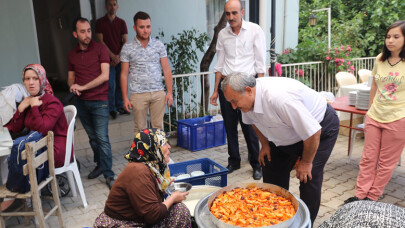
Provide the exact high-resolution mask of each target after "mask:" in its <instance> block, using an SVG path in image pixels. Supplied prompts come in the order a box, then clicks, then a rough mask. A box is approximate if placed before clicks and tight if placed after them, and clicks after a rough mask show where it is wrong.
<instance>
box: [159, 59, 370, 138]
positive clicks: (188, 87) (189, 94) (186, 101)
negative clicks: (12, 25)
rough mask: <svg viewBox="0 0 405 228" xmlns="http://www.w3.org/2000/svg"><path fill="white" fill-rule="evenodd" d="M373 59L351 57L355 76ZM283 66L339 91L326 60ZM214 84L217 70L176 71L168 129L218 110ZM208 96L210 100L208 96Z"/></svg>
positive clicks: (297, 76) (309, 82)
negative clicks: (213, 101)
mask: <svg viewBox="0 0 405 228" xmlns="http://www.w3.org/2000/svg"><path fill="white" fill-rule="evenodd" d="M374 61H375V57H367V58H356V59H352V64H353V65H354V67H355V72H354V75H355V76H356V78H358V75H357V72H358V70H359V69H369V70H371V69H372V68H373V66H374ZM281 67H282V75H281V76H283V77H290V78H294V79H297V80H300V79H301V80H303V79H305V80H306V84H307V85H308V86H309V87H311V88H312V89H314V90H316V91H318V92H320V91H328V92H332V93H333V94H336V92H337V84H336V80H335V74H336V72H331V71H328V69H327V65H326V64H325V63H324V62H321V61H317V62H305V63H292V64H282V65H281ZM300 72H302V73H303V75H302V77H301V76H300V74H301V73H300ZM204 77H207V81H208V83H206V82H205V80H204ZM358 81H359V80H358ZM214 85H215V74H214V72H196V73H191V74H178V75H173V100H174V101H173V105H172V106H171V107H169V108H167V107H166V112H165V117H164V123H165V124H164V126H165V131H167V132H174V131H176V129H177V123H176V121H177V120H179V119H190V118H196V117H202V116H205V115H216V114H217V113H219V112H220V110H219V105H218V106H214V105H211V104H210V102H209V98H210V96H211V95H212V93H213V92H214ZM206 86H208V87H209V90H207V92H206V90H204V89H203V88H206ZM207 93H208V94H207ZM207 98H208V100H206V99H207ZM217 103H218V104H219V101H217Z"/></svg>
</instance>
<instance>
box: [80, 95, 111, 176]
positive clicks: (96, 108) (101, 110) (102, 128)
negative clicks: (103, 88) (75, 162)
mask: <svg viewBox="0 0 405 228" xmlns="http://www.w3.org/2000/svg"><path fill="white" fill-rule="evenodd" d="M76 108H77V114H78V116H79V118H80V122H82V125H83V128H84V130H86V133H87V135H88V136H89V142H90V146H91V149H92V150H93V153H94V162H96V163H97V165H99V166H100V167H101V168H102V169H103V175H104V177H105V178H107V177H114V172H113V171H112V169H111V168H112V153H111V144H110V139H109V138H108V119H109V112H108V101H100V100H97V101H86V100H81V99H80V98H77V99H76Z"/></svg>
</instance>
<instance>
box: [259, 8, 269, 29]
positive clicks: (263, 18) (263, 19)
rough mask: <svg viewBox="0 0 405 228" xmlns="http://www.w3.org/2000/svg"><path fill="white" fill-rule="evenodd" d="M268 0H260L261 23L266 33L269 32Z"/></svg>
mask: <svg viewBox="0 0 405 228" xmlns="http://www.w3.org/2000/svg"><path fill="white" fill-rule="evenodd" d="M266 21H267V0H260V1H259V25H260V27H261V28H262V29H263V31H264V34H265V35H266V34H267V32H268V31H267V23H266Z"/></svg>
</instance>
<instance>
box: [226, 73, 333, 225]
mask: <svg viewBox="0 0 405 228" xmlns="http://www.w3.org/2000/svg"><path fill="white" fill-rule="evenodd" d="M221 89H222V90H223V91H224V94H225V98H226V100H227V101H229V102H230V103H231V104H232V107H233V108H235V109H236V108H238V109H240V110H241V111H242V112H243V113H242V120H243V122H244V123H246V124H251V125H253V128H254V129H255V131H256V133H257V135H258V137H259V140H260V142H261V144H262V148H261V150H260V153H259V162H260V164H261V165H262V168H263V182H264V183H271V184H275V185H278V186H281V187H283V188H285V189H288V188H289V182H290V172H291V170H292V169H293V168H294V166H295V165H296V176H297V178H298V179H300V181H301V183H300V197H301V199H302V200H303V201H304V202H305V203H306V205H307V206H308V209H309V211H310V214H311V221H312V224H313V222H314V220H315V218H316V216H317V214H318V210H319V205H320V201H321V189H322V181H323V169H324V167H325V164H326V162H327V161H328V159H329V156H330V154H331V152H332V150H333V147H334V145H335V142H336V139H337V136H338V133H339V118H338V117H337V114H336V112H335V110H334V109H333V108H332V107H331V106H330V105H328V103H327V102H326V99H325V98H324V97H322V96H321V95H320V94H319V93H318V92H316V91H314V90H312V89H310V88H309V87H307V86H305V85H304V84H302V83H301V82H299V81H297V80H294V79H291V78H283V77H266V78H259V79H254V78H252V77H251V76H248V75H246V74H243V73H233V74H231V75H229V76H228V77H226V79H225V80H224V81H223V82H222V84H221Z"/></svg>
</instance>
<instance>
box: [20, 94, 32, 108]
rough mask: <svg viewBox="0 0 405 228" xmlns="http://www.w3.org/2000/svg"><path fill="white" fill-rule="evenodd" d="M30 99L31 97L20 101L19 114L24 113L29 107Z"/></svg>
mask: <svg viewBox="0 0 405 228" xmlns="http://www.w3.org/2000/svg"><path fill="white" fill-rule="evenodd" d="M31 98H32V97H26V98H24V100H23V101H21V103H20V105H18V111H19V112H24V110H25V109H26V108H28V106H30V105H31Z"/></svg>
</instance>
